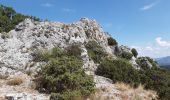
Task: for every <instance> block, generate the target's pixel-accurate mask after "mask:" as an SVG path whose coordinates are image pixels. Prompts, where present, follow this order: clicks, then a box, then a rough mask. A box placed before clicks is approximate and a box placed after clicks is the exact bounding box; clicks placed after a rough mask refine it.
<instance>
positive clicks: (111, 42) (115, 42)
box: [107, 37, 118, 46]
mask: <svg viewBox="0 0 170 100" xmlns="http://www.w3.org/2000/svg"><path fill="white" fill-rule="evenodd" d="M107 41H108V45H109V46H114V45H117V44H118V43H117V41H116V40H115V39H113V38H112V37H109V38H107Z"/></svg>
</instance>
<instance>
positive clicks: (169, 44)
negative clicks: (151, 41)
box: [155, 37, 170, 47]
mask: <svg viewBox="0 0 170 100" xmlns="http://www.w3.org/2000/svg"><path fill="white" fill-rule="evenodd" d="M155 40H156V43H157V44H158V45H159V46H161V47H170V41H164V40H162V38H161V37H157V38H156V39H155Z"/></svg>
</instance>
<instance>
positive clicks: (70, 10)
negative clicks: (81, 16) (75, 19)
mask: <svg viewBox="0 0 170 100" xmlns="http://www.w3.org/2000/svg"><path fill="white" fill-rule="evenodd" d="M62 11H63V12H67V13H74V12H76V10H74V9H70V8H63V9H62Z"/></svg>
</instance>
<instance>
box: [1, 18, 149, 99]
mask: <svg viewBox="0 0 170 100" xmlns="http://www.w3.org/2000/svg"><path fill="white" fill-rule="evenodd" d="M109 37H111V35H109V34H108V33H106V32H104V31H103V30H102V27H101V26H100V25H99V24H98V23H97V22H96V21H95V20H90V19H87V18H82V19H80V21H78V22H76V23H72V24H64V23H60V22H47V21H44V22H37V21H33V20H31V19H26V20H25V21H23V22H21V23H20V24H19V25H17V26H16V28H15V29H14V30H11V31H10V32H9V33H7V35H4V34H0V75H1V76H9V77H8V78H7V80H8V79H10V77H12V76H17V75H25V74H26V73H27V72H28V71H31V72H33V73H36V71H37V70H39V66H40V65H41V64H43V63H42V62H38V63H37V62H34V61H33V57H32V53H33V52H34V51H35V50H36V49H42V50H49V49H51V48H53V47H56V46H57V47H60V48H62V49H64V48H66V47H67V46H69V45H71V44H74V43H76V44H80V46H81V49H82V51H83V52H82V54H81V56H82V59H83V62H84V65H83V68H84V69H85V71H86V72H87V73H88V74H92V75H94V71H95V69H96V68H97V64H95V63H94V62H93V60H91V59H90V58H89V56H88V53H87V49H86V48H85V45H84V44H85V43H87V42H88V41H90V40H95V41H96V42H97V43H98V44H99V45H100V46H101V47H102V48H103V50H104V51H105V52H107V53H108V54H109V55H111V56H112V57H113V58H115V59H116V53H122V52H129V53H132V52H131V49H130V48H128V47H127V46H109V45H108V40H107V39H108V38H109ZM116 48H117V49H118V51H119V52H117V50H116ZM130 62H131V63H132V64H133V66H134V67H135V68H136V69H138V68H140V67H139V65H137V63H136V62H135V58H134V57H133V58H132V59H131V60H130ZM147 63H149V62H147ZM94 76H95V80H105V78H104V77H99V76H96V75H94ZM29 80H30V81H29V82H27V83H31V79H29ZM105 82H106V83H108V84H111V82H110V81H105ZM96 83H97V84H96V87H98V88H99V87H100V88H101V86H100V85H102V83H101V81H96ZM105 85H107V84H105ZM3 87H6V88H8V87H7V86H3ZM26 87H27V88H31V87H30V86H26ZM113 89H114V88H113ZM1 90H2V91H3V88H1ZM4 90H5V88H4ZM115 91H116V90H115ZM115 91H114V92H115ZM15 92H16V93H18V92H17V91H15ZM0 94H1V95H2V93H0ZM27 94H29V93H27ZM113 94H114V93H113ZM1 95H0V96H1ZM35 95H37V96H39V95H40V94H36V93H35ZM106 95H108V94H106ZM3 96H4V95H3ZM22 97H23V96H22ZM47 97H48V96H47ZM21 100H22V99H21ZM37 100H38V99H37Z"/></svg>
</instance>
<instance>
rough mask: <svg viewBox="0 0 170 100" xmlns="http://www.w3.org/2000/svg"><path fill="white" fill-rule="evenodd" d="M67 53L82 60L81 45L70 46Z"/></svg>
mask: <svg viewBox="0 0 170 100" xmlns="http://www.w3.org/2000/svg"><path fill="white" fill-rule="evenodd" d="M66 52H67V53H68V54H69V55H74V56H76V57H78V58H80V57H81V52H82V50H81V48H80V45H77V44H73V45H71V46H68V47H67V48H66Z"/></svg>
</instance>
